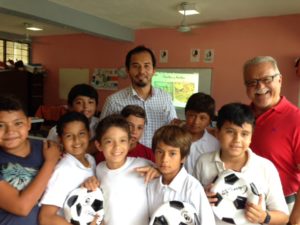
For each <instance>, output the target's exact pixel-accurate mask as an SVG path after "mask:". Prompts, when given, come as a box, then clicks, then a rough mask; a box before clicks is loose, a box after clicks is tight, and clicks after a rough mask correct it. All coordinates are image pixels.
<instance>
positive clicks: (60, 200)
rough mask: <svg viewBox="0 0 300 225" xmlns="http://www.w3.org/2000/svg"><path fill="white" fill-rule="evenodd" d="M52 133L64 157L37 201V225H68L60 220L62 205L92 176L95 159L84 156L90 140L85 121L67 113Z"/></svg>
mask: <svg viewBox="0 0 300 225" xmlns="http://www.w3.org/2000/svg"><path fill="white" fill-rule="evenodd" d="M56 129H57V134H58V137H59V139H60V142H61V143H62V145H63V150H64V153H65V154H64V156H63V158H62V159H61V160H60V161H59V163H58V164H57V166H56V168H55V171H54V173H53V175H52V177H51V179H50V181H49V183H48V187H47V189H46V191H45V193H44V195H43V198H42V200H41V204H42V207H41V212H40V215H39V220H40V225H53V224H55V225H70V224H71V223H69V222H68V221H67V220H66V219H65V218H64V213H63V205H64V202H65V200H66V198H67V197H68V195H69V193H70V192H71V191H73V190H74V189H76V188H78V187H79V186H80V185H81V184H82V183H83V182H84V181H85V180H86V179H87V178H89V177H91V176H94V175H95V168H96V163H95V159H94V157H92V156H91V155H90V154H87V149H88V146H89V139H90V134H89V120H88V118H87V117H86V116H85V115H84V114H82V113H79V112H68V113H66V114H64V115H63V116H62V117H61V118H60V119H59V120H58V123H57V126H56Z"/></svg>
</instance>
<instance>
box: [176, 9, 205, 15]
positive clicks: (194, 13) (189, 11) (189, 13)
mask: <svg viewBox="0 0 300 225" xmlns="http://www.w3.org/2000/svg"><path fill="white" fill-rule="evenodd" d="M184 11H185V12H184ZM178 12H179V13H181V14H182V15H184V14H185V15H186V16H191V15H196V14H200V13H199V12H198V11H197V10H196V9H187V10H183V9H182V10H179V11H178Z"/></svg>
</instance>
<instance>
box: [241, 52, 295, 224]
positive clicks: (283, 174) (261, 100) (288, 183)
mask: <svg viewBox="0 0 300 225" xmlns="http://www.w3.org/2000/svg"><path fill="white" fill-rule="evenodd" d="M244 82H245V86H246V90H247V95H248V97H249V98H250V100H251V101H252V103H251V106H252V108H253V112H254V113H255V116H256V126H255V130H254V134H253V137H252V143H251V149H252V150H253V151H254V152H255V153H257V154H258V155H260V156H262V157H265V158H267V159H269V160H271V161H272V162H273V163H274V165H275V166H276V168H277V170H278V172H279V175H280V179H281V182H282V186H283V191H284V194H285V198H286V202H287V204H288V206H289V209H290V212H291V216H290V224H293V225H294V224H300V188H299V187H300V110H299V108H297V107H296V106H294V105H292V104H291V103H290V102H289V101H288V100H287V99H286V98H285V97H284V96H281V95H280V92H281V84H282V75H281V74H280V72H279V69H278V67H277V62H276V61H275V59H273V58H272V57H269V56H260V57H255V58H253V59H250V60H248V61H247V62H246V63H245V65H244ZM297 193H298V194H297Z"/></svg>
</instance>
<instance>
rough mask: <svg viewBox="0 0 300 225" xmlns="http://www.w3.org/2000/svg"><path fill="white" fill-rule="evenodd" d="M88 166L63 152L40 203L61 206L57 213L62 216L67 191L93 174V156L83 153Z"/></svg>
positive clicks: (94, 166) (94, 167) (76, 186)
mask: <svg viewBox="0 0 300 225" xmlns="http://www.w3.org/2000/svg"><path fill="white" fill-rule="evenodd" d="M85 158H86V159H87V161H88V162H89V164H90V166H89V167H85V166H84V165H83V164H82V163H81V162H80V161H79V160H78V159H76V158H75V157H74V156H72V155H70V154H68V153H67V154H65V155H64V156H63V158H62V159H61V160H60V161H59V162H58V164H57V165H56V167H55V170H54V172H53V174H52V176H51V178H50V180H49V182H48V186H47V188H46V190H45V193H44V195H43V197H42V199H41V201H40V204H41V205H53V206H57V207H59V208H61V209H60V210H59V213H58V214H59V215H61V216H63V215H64V214H63V209H62V208H63V205H64V202H65V200H66V198H67V197H68V195H69V193H70V192H71V191H73V190H74V189H76V188H78V187H79V186H80V185H81V184H82V183H83V182H84V181H85V180H86V179H87V178H89V177H91V176H95V169H96V163H95V159H94V157H92V156H91V155H89V154H86V155H85Z"/></svg>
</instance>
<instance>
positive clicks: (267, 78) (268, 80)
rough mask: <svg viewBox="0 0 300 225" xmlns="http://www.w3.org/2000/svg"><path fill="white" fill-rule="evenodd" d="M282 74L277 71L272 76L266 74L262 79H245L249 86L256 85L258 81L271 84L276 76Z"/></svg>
mask: <svg viewBox="0 0 300 225" xmlns="http://www.w3.org/2000/svg"><path fill="white" fill-rule="evenodd" d="M278 75H280V74H279V73H276V74H274V75H270V76H265V77H263V78H261V79H253V80H246V81H245V85H246V86H247V87H256V86H257V85H258V83H259V82H260V83H263V84H270V83H272V81H273V80H274V78H275V77H276V76H278Z"/></svg>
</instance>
